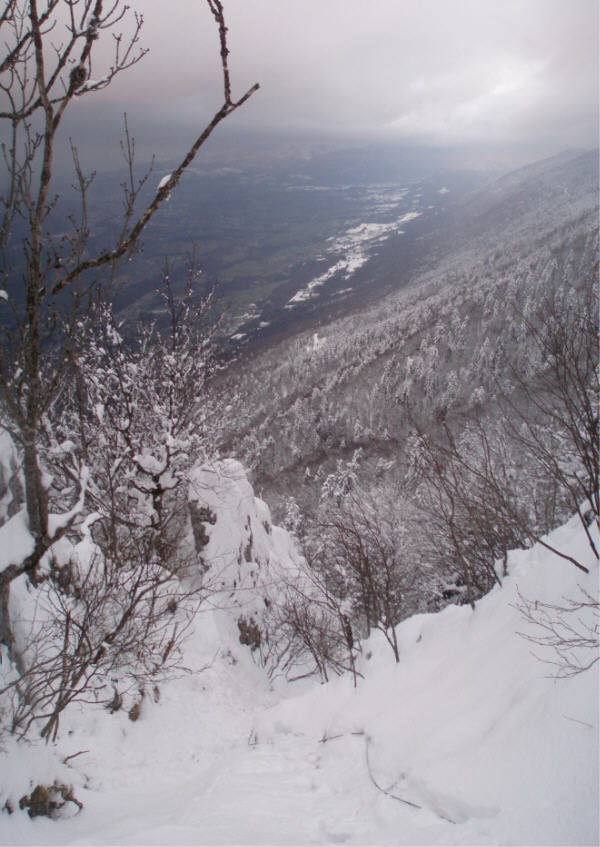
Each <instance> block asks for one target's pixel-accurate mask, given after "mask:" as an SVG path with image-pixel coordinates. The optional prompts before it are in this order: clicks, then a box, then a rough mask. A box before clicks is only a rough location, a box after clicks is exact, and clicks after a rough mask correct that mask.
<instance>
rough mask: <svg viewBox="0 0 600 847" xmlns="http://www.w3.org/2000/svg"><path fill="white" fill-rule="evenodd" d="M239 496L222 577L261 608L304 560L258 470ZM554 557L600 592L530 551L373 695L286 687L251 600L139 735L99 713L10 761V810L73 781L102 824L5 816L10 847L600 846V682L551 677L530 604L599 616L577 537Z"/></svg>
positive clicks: (191, 651)
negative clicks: (280, 576)
mask: <svg viewBox="0 0 600 847" xmlns="http://www.w3.org/2000/svg"><path fill="white" fill-rule="evenodd" d="M228 480H229V481H228V483H227V486H226V493H225V494H221V495H220V506H219V504H218V503H216V502H215V503H213V504H212V506H211V507H212V508H214V510H215V511H216V512H218V511H219V509H220V510H221V511H220V514H221V515H224V514H225V513H228V514H229V516H230V518H231V522H230V523H229V524H228V523H227V520H226V519H225V517H222V518H221V520H220V519H219V517H217V521H216V523H215V524H214V525H212V527H211V526H208V533H209V535H211V532H212V533H214V534H213V535H211V540H210V542H209V545H208V546H207V547H206V551H205V561H206V562H207V564H211V562H210V557H211V556H212V557H215V558H214V561H217V560H218V561H220V562H221V564H222V569H221V573H224V572H225V571H230V569H231V568H233V569H234V570H237V569H239V577H238V578H239V579H241V581H242V583H243V585H244V587H245V588H247V593H248V596H250V595H251V593H252V592H251V591H250V585H249V584H248V580H250V584H252V583H253V582H254V581H255V578H256V573H257V570H256V569H257V567H259V566H260V565H261V563H262V565H268V562H269V561H270V563H271V565H270V566H271V567H275V566H276V565H277V566H278V567H279V566H285V562H284V559H285V556H286V555H287V556H289V561H288V564H290V563H291V564H292V565H293V560H294V554H293V551H292V548H291V541H290V539H289V536H287V534H285V533H284V532H283V531H282V530H281V531H279V530H276V529H274V528H270V523H269V519H268V514H267V512H266V510H265V508H264V506H262V505H260V503H258V504H257V503H256V502H255V501H254V498H253V495H252V491H251V488H250V486H249V485H248V483H247V481H246V480H245V478H244V477H243V475H242V474H241V470H240V468H239V466H234V465H231V466H229V468H228ZM201 481H202V480H200V479H197V480H196V482H197V483H199V482H201ZM240 518H241V524H240ZM240 526H241V527H242V528H243V529H242V530H241V531H240V529H239V527H240ZM261 527H262V529H261ZM217 528H219V531H218V532H217ZM240 532H241V534H240ZM250 541H251V548H252V550H250V548H248V547H247V545H248V542H250ZM552 543H553V544H554V545H555V546H557V547H559V549H562V550H564V551H567V550H568V551H569V552H570V553H571V554H572V555H573V554H575V555H577V556H578V558H579V559H580V560H585V561H586V562H587V563H588V565H589V567H590V574H589V575H588V576H586V575H583V574H581V572H579V571H577V570H576V569H575V568H574V567H573V566H572V565H570V564H569V563H567V562H565V561H564V560H561V559H559V558H558V557H556V556H555V555H553V554H550V553H549V552H548V551H546V550H544V549H542V548H541V547H535V548H533V549H532V550H530V551H526V552H524V551H515V552H513V553H512V554H511V555H510V557H509V572H510V575H509V577H507V578H506V580H505V582H504V585H503V586H502V588H497V589H496V590H494V591H493V592H492V593H491V594H489V595H488V596H487V597H485V598H483V599H482V600H481V601H480V602H479V603H478V604H477V605H476V608H475V609H474V610H471V609H470V608H468V607H454V606H451V607H448V608H447V609H445V610H444V611H443V612H441V613H439V614H436V615H420V616H417V617H414V618H411V619H409V620H407V621H405V622H404V623H402V624H401V625H400V626H399V628H398V636H399V641H400V645H401V661H400V663H399V664H398V665H396V664H395V663H394V661H393V658H392V654H391V651H390V650H389V648H388V646H387V645H386V644H383V643H381V641H379V640H378V639H377V638H376V637H373V638H372V639H371V640H370V641H369V642H368V643H366V644H365V645H364V647H363V654H362V657H361V664H360V669H361V671H362V672H363V674H364V677H365V678H364V679H363V680H359V684H358V687H357V688H356V689H355V688H353V686H352V680H351V679H350V678H339V679H337V680H334V681H333V682H330V683H329V684H327V685H318V684H317V683H316V682H314V681H310V680H303V681H302V682H298V683H293V684H290V683H283V682H281V681H279V682H277V683H276V684H273V683H271V682H270V681H269V679H268V678H267V675H266V672H265V670H263V669H262V668H261V667H259V665H258V664H256V663H255V662H254V661H253V658H252V655H251V652H250V649H249V647H245V646H243V645H241V644H240V643H239V639H238V631H237V627H236V626H235V621H236V620H237V618H238V616H239V613H240V609H239V606H238V605H237V601H235V602H234V600H233V598H232V603H231V608H230V609H229V610H228V609H227V608H226V605H225V604H224V603H222V602H221V603H219V608H218V609H216V610H212V609H209V608H208V607H207V610H206V611H205V612H204V613H202V614H201V615H200V616H199V618H198V620H197V626H196V629H195V632H194V634H193V637H192V638H191V639H190V641H189V642H188V645H187V652H186V656H185V661H186V665H187V667H188V668H189V672H187V673H184V674H183V675H182V676H180V677H179V678H178V679H174V680H171V681H170V682H168V683H166V684H164V685H162V686H161V689H160V693H157V694H156V695H155V696H154V697H152V696H149V695H148V696H146V697H145V698H144V700H143V702H142V708H141V715H140V717H139V720H137V721H135V722H131V721H130V720H129V719H128V717H127V713H126V712H125V711H119V712H116V713H115V714H113V715H109V714H108V712H106V711H105V710H94V709H93V708H90V707H87V708H86V709H83V710H82V711H80V712H74V713H73V714H72V716H71V719H70V725H69V729H68V732H67V731H65V732H64V733H63V735H62V737H61V738H60V740H59V742H58V744H57V746H56V747H48V748H47V747H44V746H40V747H37V746H33V745H32V746H28V747H24V748H23V747H21V749H19V750H16V749H14V748H13V747H12V746H10V745H8V746H7V749H6V750H5V755H4V756H3V758H2V761H1V764H0V785H1V794H0V805H3V804H4V803H5V801H6V799H7V798H9V797H10V798H11V799H12V802H13V805H14V803H15V800H18V798H19V796H21V794H22V793H23V792H24V791H27V790H30V789H31V787H32V786H31V785H30V784H29V780H30V779H33V780H38V781H42V780H46V781H50V782H51V781H52V780H53V779H59V780H61V781H63V782H66V783H69V784H72V785H73V786H74V789H75V794H76V796H77V797H78V798H79V799H80V800H81V801H82V802H83V803H84V809H83V811H81V812H79V813H77V814H75V815H74V816H73V817H71V818H70V819H65V820H59V821H49V820H46V819H41V818H36V819H35V820H30V819H29V818H28V816H27V815H26V814H25V813H24V812H20V811H15V813H14V814H12V815H10V816H9V815H6V814H5V815H2V816H1V817H0V843H2V844H62V845H66V844H280V845H282V844H311V843H312V844H314V843H321V844H333V843H343V842H344V843H357V844H578V845H583V844H597V843H598V664H595V665H594V667H593V668H592V669H591V670H588V671H586V672H585V673H583V674H580V675H578V676H576V677H574V678H572V679H557V678H554V677H552V676H548V674H552V672H553V668H552V666H550V665H547V664H544V663H543V662H541V661H540V660H539V659H538V658H536V657H534V656H533V655H532V644H531V643H530V642H528V641H526V640H524V639H523V638H521V637H519V635H518V634H517V632H518V631H528V632H529V633H530V634H533V635H535V632H532V631H531V629H528V628H530V627H531V625H530V624H527V623H526V622H525V621H524V619H523V618H522V616H521V614H520V612H519V611H518V609H517V608H516V606H517V604H519V602H520V600H519V595H521V596H522V597H524V598H529V599H532V600H538V601H539V602H547V603H557V602H558V603H560V602H561V598H562V597H569V598H575V597H577V595H578V592H579V591H580V588H579V586H581V587H583V588H584V589H586V590H587V591H588V592H590V593H592V594H593V595H594V596H595V597H597V591H598V582H597V580H598V566H597V563H596V562H595V561H592V556H591V554H590V552H589V551H588V549H587V547H586V544H587V541H586V540H585V538H584V536H583V533H582V531H581V529H580V528H579V526H578V524H577V523H576V522H574V521H573V522H571V523H569V524H568V525H566V526H565V527H563V528H561V529H559V530H557V531H556V532H555V533H553V536H552ZM240 545H241V557H240V556H239V552H240ZM245 549H247V553H246V554H245V553H244V550H245ZM240 558H241V562H239V561H238V559H240ZM259 558H260V559H261V560H262V562H260V563H259V562H258V561H256V560H257V559H259ZM226 559H227V561H228V563H229V564H228V565H227V567H226V566H225V560H226ZM213 563H214V562H213ZM251 571H254V574H253V575H252V576H250V572H251ZM230 572H231V571H230ZM261 579H262V577H261V578H258V579H256V582H257V586H258V587H260V589H261V592H262V591H263V590H264V588H265V583H264V582H261ZM223 588H224V589H225V586H223ZM252 602H256V597H255V598H254V600H253V601H252ZM254 609H255V610H256V609H258V606H254ZM592 611H593V610H592ZM588 612H589V610H587V611H584V612H583V613H581V614H580V615H579V616H578V617H582V615H585V614H587V613H588ZM228 615H229V618H228V617H227V616H228ZM227 620H229V621H230V624H227V623H226V621H227ZM588 622H589V621H588ZM593 623H594V621H593V619H592V625H593ZM578 625H579V624H578ZM535 650H536V652H537V653H538V654H539V655H540V657H542V658H547V659H553V658H554V657H555V656H554V653H553V651H550V652H549V653H548V652H544V649H543V648H541V647H536V648H535ZM202 668H204V670H202V672H199V671H200V669H202ZM67 757H71V758H67ZM65 759H66V763H65V762H63V760H65ZM72 811H73V812H75V811H76V809H75V807H73V809H72Z"/></svg>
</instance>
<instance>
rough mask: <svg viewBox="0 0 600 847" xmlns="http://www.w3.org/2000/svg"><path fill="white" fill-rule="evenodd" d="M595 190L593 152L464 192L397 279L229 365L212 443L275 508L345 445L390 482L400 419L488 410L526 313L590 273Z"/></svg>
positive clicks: (345, 451)
mask: <svg viewBox="0 0 600 847" xmlns="http://www.w3.org/2000/svg"><path fill="white" fill-rule="evenodd" d="M597 190H598V168H597V158H596V154H595V153H590V154H586V155H584V156H576V157H567V156H565V157H563V158H558V159H556V160H550V161H547V162H544V163H541V164H538V165H536V166H532V167H530V168H526V169H524V170H522V171H519V172H516V173H514V174H511V175H510V176H507V177H504V178H503V179H501V180H499V181H498V182H496V183H494V184H493V185H491V186H489V187H488V188H486V189H484V190H482V191H480V192H478V193H476V194H475V195H473V196H471V197H470V198H469V200H468V201H466V202H465V204H464V205H463V208H462V213H461V214H460V215H459V216H458V215H457V217H456V219H455V220H454V222H453V225H452V229H451V231H450V232H448V231H445V232H442V233H440V244H439V246H438V248H437V250H436V251H435V252H434V253H433V254H432V255H431V256H430V257H429V260H430V264H431V266H432V269H431V270H430V271H428V272H427V273H424V274H422V275H420V276H418V277H416V278H414V279H412V280H411V284H410V287H409V288H408V290H405V291H402V292H401V293H400V294H397V295H394V296H391V297H388V298H386V299H385V300H383V301H381V302H378V303H376V304H375V305H374V306H373V307H372V308H371V309H370V310H366V309H365V310H362V311H361V312H360V313H357V314H353V315H350V316H348V317H347V318H345V319H344V320H341V321H338V322H336V323H332V324H329V325H326V326H324V327H322V328H321V329H320V330H319V331H318V332H316V333H311V334H309V335H303V336H300V337H299V338H297V339H296V340H294V341H293V343H291V344H290V343H285V344H282V345H280V346H278V347H274V348H273V349H272V350H270V351H268V352H267V353H265V354H263V355H262V356H260V357H257V358H255V359H253V360H252V361H251V362H250V363H248V364H245V363H244V362H240V363H239V364H238V363H236V365H235V366H234V367H233V368H231V369H230V373H229V375H228V379H227V382H226V386H225V392H226V393H228V394H230V393H233V395H234V397H235V403H234V404H233V406H232V416H231V423H230V424H229V426H228V435H227V441H226V443H225V444H224V449H226V450H228V449H231V450H233V451H234V452H236V451H238V452H239V454H240V455H241V456H242V457H243V459H244V461H245V462H246V464H247V466H248V467H250V468H251V469H252V473H253V479H254V481H255V484H256V485H257V487H258V488H259V490H261V491H262V492H263V493H264V495H265V496H267V498H271V500H272V502H273V504H274V505H275V504H276V505H277V507H278V511H277V514H279V515H282V514H283V513H282V511H281V508H282V507H281V504H282V502H283V500H284V499H285V497H286V496H287V495H288V494H289V492H290V491H293V492H297V495H296V496H297V498H298V500H299V503H300V504H301V505H305V506H306V507H309V506H310V503H314V499H315V494H316V495H317V497H318V486H319V485H320V484H321V483H322V482H324V480H325V478H326V476H327V475H328V474H330V473H332V472H334V471H335V470H336V467H337V466H338V465H339V462H340V461H341V462H342V463H343V464H344V465H345V464H347V463H349V462H351V461H352V460H353V457H355V455H356V451H357V450H358V451H360V452H359V454H358V456H357V457H356V459H355V465H356V464H357V463H358V466H359V467H360V469H361V479H365V480H368V481H369V484H370V483H371V482H372V481H374V480H375V479H381V478H385V479H389V478H392V479H393V480H399V479H400V478H401V477H402V475H403V474H404V471H405V469H406V439H407V434H408V432H409V431H410V427H411V421H412V420H413V419H415V420H417V421H422V422H423V425H425V426H430V425H431V424H432V423H433V422H434V420H437V421H438V422H439V421H448V422H450V423H452V426H453V427H454V428H458V429H460V428H461V427H462V425H463V424H464V422H465V421H466V420H468V419H469V417H470V416H472V415H473V414H475V413H477V414H479V415H487V414H497V412H496V411H495V410H496V409H497V399H498V395H499V393H501V390H502V386H505V387H506V384H507V381H508V382H510V373H511V369H514V370H516V371H517V372H518V373H519V374H523V375H525V374H526V373H527V372H528V371H530V370H531V356H532V347H535V343H536V342H535V340H534V339H533V338H532V332H531V331H530V330H531V327H530V326H529V324H530V323H532V324H534V325H535V326H536V327H540V326H542V324H543V323H544V320H545V318H546V316H545V314H544V311H545V310H546V309H548V308H551V307H550V306H549V303H550V301H552V300H553V299H554V298H557V297H558V298H560V297H567V296H568V295H569V293H570V292H571V291H572V290H576V291H583V290H585V289H588V288H590V286H592V285H593V281H594V279H595V276H596V273H597V270H596V261H597V255H598V220H597V197H598V194H597Z"/></svg>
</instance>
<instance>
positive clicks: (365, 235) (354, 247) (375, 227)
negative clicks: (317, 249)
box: [285, 212, 421, 309]
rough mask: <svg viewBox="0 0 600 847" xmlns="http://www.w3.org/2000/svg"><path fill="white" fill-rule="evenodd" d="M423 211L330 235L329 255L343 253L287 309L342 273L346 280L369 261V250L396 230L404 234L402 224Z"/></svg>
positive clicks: (360, 225) (287, 305)
mask: <svg viewBox="0 0 600 847" xmlns="http://www.w3.org/2000/svg"><path fill="white" fill-rule="evenodd" d="M420 214H421V213H420V212H407V213H406V214H404V215H401V216H400V217H399V218H397V219H396V220H393V221H389V222H387V223H367V222H362V223H360V224H358V225H357V226H352V227H349V228H348V229H347V230H345V232H343V233H342V234H341V235H340V236H339V237H338V238H335V237H333V236H332V237H330V238H329V239H328V241H330V242H331V244H330V246H329V248H328V250H327V254H328V255H334V256H341V258H340V259H338V261H337V262H335V263H334V264H333V265H330V266H329V267H328V268H327V270H326V271H325V272H324V273H322V274H320V275H319V276H317V277H315V278H314V279H313V280H311V281H310V282H309V283H308V285H306V286H305V287H304V288H301V289H300V290H299V291H297V292H296V293H295V294H294V296H293V297H291V298H290V299H289V300H288V302H287V304H286V306H285V308H286V309H291V308H293V307H294V306H295V305H297V304H298V303H303V302H304V301H305V300H309V299H310V298H312V297H315V296H316V295H317V291H316V289H318V288H320V287H321V286H323V285H324V284H325V283H326V282H327V281H328V280H329V279H331V278H332V277H333V276H335V275H336V274H339V273H343V274H344V279H346V280H347V279H350V277H351V276H352V274H353V273H355V272H356V271H357V270H358V269H359V268H361V267H362V266H363V265H364V264H366V263H367V262H368V260H369V251H371V250H372V249H373V247H374V246H375V245H377V244H381V243H383V242H384V241H386V239H388V238H389V237H390V235H392V234H393V233H396V234H397V235H402V230H401V229H400V226H401V225H402V224H405V223H409V222H410V221H412V220H414V219H415V218H418V217H419V216H420Z"/></svg>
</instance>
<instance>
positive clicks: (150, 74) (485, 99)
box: [102, 0, 598, 150]
mask: <svg viewBox="0 0 600 847" xmlns="http://www.w3.org/2000/svg"><path fill="white" fill-rule="evenodd" d="M130 2H131V5H132V7H133V9H136V10H137V11H139V12H142V13H143V15H144V20H145V25H144V35H143V41H144V44H145V45H146V46H148V47H150V54H149V55H148V56H147V57H146V58H145V59H144V61H143V62H142V63H140V65H139V66H138V67H136V68H134V69H132V70H131V71H130V72H129V73H128V74H124V75H123V76H122V77H121V78H120V80H119V81H118V84H115V85H114V86H112V87H111V88H110V89H109V90H108V91H107V92H106V93H104V94H103V95H102V99H103V101H104V104H103V105H106V104H107V103H108V102H109V101H110V102H111V103H113V104H114V105H115V106H118V108H119V109H121V110H122V109H123V108H128V109H129V110H131V109H132V108H135V107H136V106H138V107H139V108H140V109H144V110H146V111H147V110H148V109H152V110H153V111H155V113H156V115H157V120H160V119H161V115H162V116H163V118H164V120H165V121H166V120H173V119H174V116H178V118H179V119H180V120H182V121H184V120H185V118H186V115H187V114H193V115H195V114H197V113H202V112H207V113H208V112H210V110H211V109H212V108H213V107H214V106H216V105H218V102H219V94H220V82H219V74H218V70H219V68H218V43H217V33H216V29H215V26H214V22H213V20H212V18H211V15H210V12H209V11H208V8H207V6H206V4H205V3H204V2H203V0H172V2H170V3H165V2H164V0H133V2H132V0H130ZM225 8H226V14H227V22H228V25H229V44H230V48H231V71H232V78H233V84H234V90H235V93H237V94H238V95H239V94H241V93H242V92H243V91H244V90H245V88H247V87H249V86H250V85H251V84H253V83H254V82H256V81H258V82H260V84H261V91H260V92H259V93H258V94H257V95H256V97H255V98H253V100H252V101H251V103H249V104H248V105H247V106H246V107H245V109H244V113H243V115H240V117H239V118H236V120H239V121H240V122H241V123H248V124H252V125H255V126H256V125H263V126H265V127H266V128H271V127H278V128H282V129H293V130H300V131H316V130H318V131H320V132H330V133H335V134H336V135H340V134H347V135H355V136H364V137H375V138H383V139H394V138H397V139H399V140H410V141H416V142H422V143H428V144H437V145H444V144H448V145H456V144H461V143H465V144H473V143H477V144H482V143H483V144H492V145H495V146H498V145H503V144H504V145H506V144H518V145H527V144H529V145H532V146H533V145H535V144H536V142H538V141H539V142H542V141H543V143H544V145H545V147H546V148H548V147H549V146H550V147H555V148H556V149H557V150H558V149H560V148H563V147H567V146H584V147H591V146H593V145H595V144H597V143H598V141H597V137H598V5H597V2H596V0H569V2H565V0H418V2H417V0H411V1H410V2H409V0H402V2H399V1H398V0H374V2H370V3H366V2H364V0H301V2H298V0H252V2H249V0H226V2H225Z"/></svg>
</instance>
